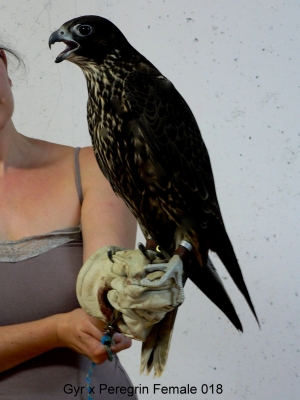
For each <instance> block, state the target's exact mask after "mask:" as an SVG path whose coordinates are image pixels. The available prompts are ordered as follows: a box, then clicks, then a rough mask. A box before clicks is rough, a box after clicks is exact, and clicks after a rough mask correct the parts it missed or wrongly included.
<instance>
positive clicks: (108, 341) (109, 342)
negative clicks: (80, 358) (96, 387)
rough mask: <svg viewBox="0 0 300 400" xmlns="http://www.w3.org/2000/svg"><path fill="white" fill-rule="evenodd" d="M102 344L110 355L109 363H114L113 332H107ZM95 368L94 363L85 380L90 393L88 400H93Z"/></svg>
mask: <svg viewBox="0 0 300 400" xmlns="http://www.w3.org/2000/svg"><path fill="white" fill-rule="evenodd" d="M101 343H102V344H103V345H104V346H105V348H106V351H107V353H108V359H109V361H112V360H113V357H114V355H113V352H112V351H111V349H110V346H111V345H113V344H114V341H113V338H112V332H109V333H108V332H106V333H105V335H104V336H102V338H101ZM95 366H96V364H95V363H94V362H92V364H91V366H90V368H89V370H88V373H87V376H86V378H85V381H86V388H87V391H88V398H87V400H93V396H92V395H91V377H92V373H93V371H94V368H95Z"/></svg>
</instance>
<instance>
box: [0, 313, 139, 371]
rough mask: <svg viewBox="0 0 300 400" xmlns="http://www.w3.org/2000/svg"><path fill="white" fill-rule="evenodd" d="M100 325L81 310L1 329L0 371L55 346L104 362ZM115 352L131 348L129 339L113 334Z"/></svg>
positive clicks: (101, 328)
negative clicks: (67, 348)
mask: <svg viewBox="0 0 300 400" xmlns="http://www.w3.org/2000/svg"><path fill="white" fill-rule="evenodd" d="M102 331H103V322H101V321H97V320H96V319H94V318H92V317H89V316H88V315H87V314H86V313H85V312H84V311H83V310H82V309H81V308H78V309H76V310H73V311H71V312H68V313H64V314H56V315H53V316H50V317H47V318H44V319H41V320H38V321H33V322H26V323H23V324H16V325H10V326H2V327H0V372H2V371H5V370H7V369H10V368H12V367H14V366H15V365H18V364H21V363H22V362H24V361H27V360H29V359H31V358H33V357H36V356H38V355H40V354H42V353H45V352H46V351H49V350H52V349H54V348H57V347H69V348H71V349H73V350H75V351H77V352H78V353H81V354H84V355H86V356H87V357H89V358H90V359H91V360H92V361H94V362H95V363H97V364H100V363H102V362H104V361H105V360H106V359H107V356H108V355H107V351H106V349H105V347H104V346H103V345H102V344H101V343H100V341H99V340H100V337H101V335H102ZM114 341H115V346H112V350H113V352H114V353H117V352H119V351H121V350H123V349H126V348H128V347H130V345H131V340H130V339H129V338H125V337H124V336H123V335H120V334H115V335H114Z"/></svg>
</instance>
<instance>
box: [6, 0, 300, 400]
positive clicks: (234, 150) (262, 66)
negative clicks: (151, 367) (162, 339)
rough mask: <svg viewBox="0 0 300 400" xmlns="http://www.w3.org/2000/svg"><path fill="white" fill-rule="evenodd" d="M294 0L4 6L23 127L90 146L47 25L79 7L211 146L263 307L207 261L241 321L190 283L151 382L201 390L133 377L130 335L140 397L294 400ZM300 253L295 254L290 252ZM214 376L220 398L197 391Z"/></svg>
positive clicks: (247, 272) (78, 90) (72, 69)
mask: <svg viewBox="0 0 300 400" xmlns="http://www.w3.org/2000/svg"><path fill="white" fill-rule="evenodd" d="M299 11H300V6H299V2H297V1H292V0H286V1H279V0H277V1H276V0H273V1H270V0H265V1H263V0H260V1H257V0H251V1H250V0H248V1H243V0H240V1H238V0H235V1H234V0H226V1H224V0H219V1H217V0H185V1H180V0H165V1H162V0H161V1H159V0H152V1H151V0H139V1H137V0H123V1H121V0H110V1H109V0H107V1H100V0H97V1H95V0H84V1H76V0H64V1H48V0H47V1H46V0H27V1H23V2H19V1H16V0H3V1H2V2H1V5H0V23H1V32H0V33H2V34H3V36H4V37H5V38H6V39H10V42H11V44H12V45H14V46H15V48H17V49H18V50H19V51H20V52H21V53H23V54H25V56H26V63H27V67H28V68H27V74H26V76H25V77H23V79H22V77H20V74H19V73H17V72H14V73H12V78H13V81H14V94H15V101H16V111H15V118H14V121H15V124H16V126H17V128H18V129H19V131H20V132H22V133H24V134H26V135H29V136H32V137H38V138H43V139H46V140H49V141H55V142H59V143H65V144H71V145H74V146H75V145H80V146H83V145H87V144H89V143H90V142H89V135H88V132H87V125H86V118H85V103H86V97H87V95H86V86H85V80H84V77H83V74H82V72H81V71H80V70H79V68H78V67H76V66H75V65H73V64H71V63H67V62H64V63H62V64H59V65H57V64H55V63H54V59H55V57H56V55H57V54H58V52H59V51H60V48H62V46H63V45H61V46H60V45H55V46H53V48H52V50H51V51H50V50H49V49H48V45H47V41H48V38H49V35H50V33H52V32H53V31H54V30H55V29H57V28H58V27H59V26H60V25H61V24H62V23H63V22H65V21H67V20H68V19H71V18H73V17H76V16H79V15H84V14H98V15H102V16H104V17H107V18H109V19H111V20H112V21H113V22H114V23H115V24H116V25H117V26H118V27H119V28H120V29H121V30H122V31H123V32H124V34H125V35H126V36H127V38H128V39H129V41H130V42H131V43H132V44H133V45H134V46H135V47H136V48H137V49H138V50H139V51H140V52H142V53H143V54H144V55H145V56H147V57H148V58H149V59H150V60H151V61H152V62H153V63H154V64H155V65H156V66H157V67H158V68H159V69H160V70H161V72H162V73H164V74H165V75H166V76H167V77H168V78H169V79H171V80H172V81H173V83H174V84H175V86H176V87H177V88H178V89H179V91H180V92H181V93H182V95H183V96H184V97H185V99H186V100H187V102H188V103H189V105H190V106H191V108H192V110H193V112H194V114H195V116H196V118H197V120H198V122H199V125H200V128H201V131H202V134H203V136H204V139H205V141H206V144H207V147H208V149H209V152H210V156H211V160H212V165H213V169H214V174H215V180H216V186H217V191H218V196H219V201H220V204H221V209H222V212H223V216H224V219H225V222H226V226H227V230H228V232H229V235H230V237H231V239H232V242H233V244H234V247H235V249H236V252H237V254H238V258H239V261H240V264H241V266H242V270H243V273H244V276H245V280H246V283H247V285H248V288H249V290H250V293H251V296H252V299H253V302H254V304H255V307H256V310H257V313H258V315H259V318H260V321H261V325H262V330H261V331H260V330H259V329H258V327H257V325H256V323H255V320H254V318H253V317H252V315H251V313H250V311H249V309H248V308H247V306H246V304H245V301H244V300H243V298H242V296H241V295H240V294H239V293H238V291H237V289H236V288H235V287H234V286H233V284H232V282H231V281H230V279H227V278H228V275H227V273H226V272H225V271H224V269H223V267H222V266H221V265H220V263H219V262H218V260H217V259H216V258H215V257H214V262H215V264H216V266H217V267H218V269H219V271H220V273H221V276H222V277H224V279H225V284H226V286H227V287H228V290H229V291H230V294H231V297H232V299H233V301H234V303H235V305H236V307H237V311H238V314H239V315H240V317H241V320H242V323H243V326H244V331H245V333H244V334H239V333H238V332H236V331H235V329H234V328H233V327H232V326H231V324H230V323H229V322H228V320H227V319H226V318H225V317H224V316H223V315H222V313H221V312H220V311H219V310H218V309H216V307H214V306H213V305H212V304H211V303H210V302H209V301H208V300H207V299H206V298H205V297H204V295H202V294H201V293H200V292H198V290H197V289H196V288H195V287H194V286H193V285H192V284H187V286H186V301H185V303H184V304H183V305H182V306H181V308H180V310H179V315H178V319H177V323H176V327H175V333H174V338H173V342H172V347H171V350H170V358H169V362H168V365H167V368H166V371H165V373H164V375H163V377H162V378H160V379H157V380H156V381H155V382H156V383H161V384H162V385H165V386H174V385H179V386H181V385H187V384H190V385H194V386H196V387H197V388H198V394H196V395H188V396H185V395H182V394H181V395H178V396H174V395H173V396H172V395H159V394H158V393H156V394H153V390H152V385H153V379H152V377H145V376H139V349H140V345H139V344H138V343H135V344H134V345H133V347H132V349H131V350H129V351H127V352H124V353H123V354H122V355H121V358H122V362H123V363H124V365H125V366H126V368H127V370H128V372H129V374H130V376H131V378H132V380H133V382H134V384H135V385H136V386H138V385H144V386H147V387H149V391H150V394H148V395H141V396H140V399H142V400H144V399H160V398H164V399H171V398H172V399H187V398H191V399H193V398H194V399H222V400H229V399H230V400H232V399H249V400H252V399H264V400H265V399H270V400H271V399H272V400H281V399H283V398H285V399H289V400H296V399H298V398H299V390H300V381H299V379H300V378H299V375H300V366H299V365H300V343H299V342H300V328H299V324H300V322H299V321H300V312H299V311H300V306H299V296H300V288H299V283H300V278H299V245H300V244H299V222H300V221H299V194H300V189H299V171H300V168H299V167H300V165H299V150H300V145H299V143H300V118H299V114H300V112H299V104H300V96H299V85H300V79H299V68H300V64H299V61H300V59H299V48H300V47H299V44H300V43H299V20H300V18H299V17H300V13H299ZM297 249H298V250H297ZM202 384H207V385H211V384H214V385H216V384H222V385H223V390H224V391H223V394H214V395H211V394H210V395H204V394H201V385H202Z"/></svg>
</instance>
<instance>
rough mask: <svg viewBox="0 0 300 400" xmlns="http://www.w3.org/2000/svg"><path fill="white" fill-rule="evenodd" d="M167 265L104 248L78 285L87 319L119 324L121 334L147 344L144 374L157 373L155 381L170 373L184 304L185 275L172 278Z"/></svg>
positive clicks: (148, 255) (146, 254)
mask: <svg viewBox="0 0 300 400" xmlns="http://www.w3.org/2000/svg"><path fill="white" fill-rule="evenodd" d="M158 264H159V265H158ZM164 264H165V265H166V267H167V260H162V259H161V258H160V257H159V256H158V254H157V253H156V252H155V251H152V250H145V249H144V251H143V252H142V251H141V250H139V249H136V250H126V249H123V248H120V247H115V246H110V247H109V246H107V247H102V248H101V249H99V250H98V251H96V253H94V254H93V255H92V256H91V257H90V258H89V259H88V260H87V261H86V262H85V263H84V265H83V266H82V268H81V270H80V272H79V275H78V278H77V285H76V292H77V298H78V301H79V303H80V305H81V307H82V308H83V309H84V310H85V311H86V313H87V314H89V315H91V316H93V317H96V318H99V319H101V320H103V321H104V322H106V323H108V324H110V323H111V322H112V320H114V321H115V325H116V328H117V330H118V331H120V332H122V333H123V334H124V335H126V336H128V337H130V338H133V339H136V340H140V341H142V342H143V346H142V354H141V372H143V371H144V370H146V371H147V373H149V372H150V371H151V369H152V368H154V375H155V376H160V375H161V373H162V372H163V370H164V367H165V364H166V361H167V357H168V351H169V345H170V341H171V335H172V330H173V325H174V320H175V316H176V312H177V308H176V307H177V306H179V305H180V304H181V303H182V302H183V300H184V295H183V284H182V270H181V271H179V270H176V271H175V272H174V273H172V274H171V275H170V274H168V273H166V267H164ZM158 280H160V286H155V287H152V286H151V282H155V281H158ZM116 315H117V318H116Z"/></svg>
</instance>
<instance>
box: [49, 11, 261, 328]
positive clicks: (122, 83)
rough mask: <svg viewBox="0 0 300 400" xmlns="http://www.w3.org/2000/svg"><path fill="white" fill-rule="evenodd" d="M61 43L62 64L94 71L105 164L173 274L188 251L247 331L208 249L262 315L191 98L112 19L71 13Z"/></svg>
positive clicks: (97, 132)
mask: <svg viewBox="0 0 300 400" xmlns="http://www.w3.org/2000/svg"><path fill="white" fill-rule="evenodd" d="M55 42H64V43H65V44H66V49H65V50H64V51H62V52H61V53H60V54H59V55H58V57H57V58H56V60H55V62H56V63H60V62H62V61H63V60H68V61H71V62H73V63H74V64H77V65H78V66H79V67H80V68H81V69H82V71H83V74H84V76H85V78H86V82H87V89H88V103H87V120H88V127H89V132H90V135H91V139H92V144H93V148H94V152H95V156H96V159H97V161H98V164H99V166H100V168H101V170H102V172H103V174H104V176H105V177H106V178H107V179H108V180H109V182H110V184H111V186H112V188H113V190H114V192H115V193H116V194H117V195H118V196H120V197H121V198H122V199H123V201H124V202H125V203H126V205H127V206H128V207H129V209H130V210H131V212H132V213H133V214H134V216H135V218H136V219H137V221H138V223H139V225H140V227H141V230H142V232H143V234H144V236H145V238H146V239H148V240H152V241H155V243H157V244H158V245H159V247H160V249H161V251H162V253H163V254H164V255H165V256H166V257H167V259H168V260H169V262H168V267H167V272H166V276H168V277H169V276H172V274H173V273H175V272H176V271H180V267H181V266H182V264H183V262H182V260H181V257H182V258H183V254H184V251H183V250H185V249H186V248H187V249H188V256H187V258H186V259H185V261H184V274H185V277H186V278H190V279H191V280H192V281H193V282H194V283H195V284H196V285H197V286H198V288H199V289H200V290H202V291H203V292H204V293H205V294H206V295H207V296H208V297H209V298H210V299H211V300H212V301H213V302H214V303H215V304H216V305H217V306H218V307H219V308H220V309H221V310H222V311H223V312H224V313H225V314H226V315H227V317H228V318H229V319H230V321H231V322H232V323H233V324H234V326H235V327H236V328H237V329H238V330H240V331H242V325H241V322H240V320H239V318H238V316H237V314H236V311H235V309H234V307H233V304H232V302H231V300H230V298H229V296H228V295H227V293H226V290H225V288H224V286H223V283H222V281H221V279H220V277H219V275H218V273H217V271H216V269H215V268H214V266H213V264H212V262H211V260H210V258H209V251H213V252H216V253H217V255H218V257H219V258H220V259H221V261H222V263H223V264H224V266H225V267H226V269H227V270H228V272H229V274H230V276H231V277H232V279H233V281H234V282H235V284H236V286H237V287H238V289H239V290H240V292H241V293H242V294H243V296H244V297H245V299H246V301H247V303H248V305H249V307H250V309H251V310H252V312H253V314H254V316H255V318H256V320H257V322H258V319H257V315H256V313H255V309H254V307H253V304H252V301H251V299H250V296H249V293H248V290H247V287H246V285H245V282H244V279H243V275H242V272H241V269H240V267H239V264H238V261H237V258H236V255H235V252H234V250H233V247H232V244H231V242H230V239H229V237H228V235H227V232H226V229H225V225H224V221H223V218H222V215H221V211H220V207H219V204H218V200H217V194H216V189H215V184H214V178H213V172H212V168H211V164H210V159H209V155H208V152H207V149H206V146H205V144H204V141H203V139H202V136H201V133H200V130H199V128H198V125H197V122H196V120H195V118H194V116H193V114H192V112H191V110H190V108H189V106H188V105H187V103H186V102H185V100H184V99H183V98H182V96H181V95H180V94H179V93H178V91H177V90H176V89H175V87H174V85H173V84H172V83H171V82H170V81H169V80H168V79H167V78H166V77H165V76H164V75H162V74H161V73H160V71H159V70H158V69H157V68H156V67H155V66H154V65H153V64H152V63H151V62H149V61H148V60H147V59H146V58H145V57H144V56H143V55H142V54H140V53H139V52H138V51H137V50H135V49H134V48H133V47H132V46H131V44H130V43H129V42H128V41H127V39H126V38H125V36H124V35H123V33H122V32H121V31H120V30H119V29H118V28H117V27H116V26H115V25H114V24H113V23H112V22H110V21H109V20H107V19H105V18H102V17H99V16H94V15H87V16H82V17H78V18H75V19H72V20H70V21H68V22H66V23H64V24H63V25H62V26H61V27H60V28H59V29H58V30H57V31H55V32H54V33H53V34H52V35H51V36H50V39H49V46H50V47H51V45H52V44H54V43H55ZM178 254H179V255H181V257H180V256H178ZM160 283H161V282H160ZM154 284H155V283H154Z"/></svg>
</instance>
